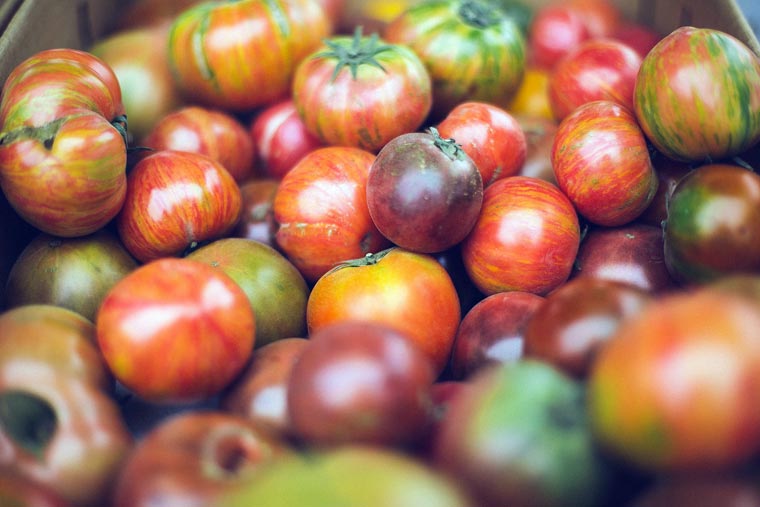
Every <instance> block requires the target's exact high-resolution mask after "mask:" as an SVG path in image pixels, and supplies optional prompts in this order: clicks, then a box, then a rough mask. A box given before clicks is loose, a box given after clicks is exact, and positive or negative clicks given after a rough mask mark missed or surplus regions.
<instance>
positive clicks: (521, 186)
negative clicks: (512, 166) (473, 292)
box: [462, 176, 580, 295]
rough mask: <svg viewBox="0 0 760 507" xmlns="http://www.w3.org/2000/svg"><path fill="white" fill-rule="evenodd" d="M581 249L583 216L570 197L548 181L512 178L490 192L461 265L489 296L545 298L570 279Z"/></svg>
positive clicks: (497, 183) (467, 241)
mask: <svg viewBox="0 0 760 507" xmlns="http://www.w3.org/2000/svg"><path fill="white" fill-rule="evenodd" d="M579 245H580V226H579V223H578V215H577V214H576V212H575V209H574V208H573V204H572V203H571V202H570V200H569V199H568V198H567V197H566V196H565V194H563V193H562V192H561V191H560V190H559V189H558V188H557V187H556V186H554V185H552V184H551V183H547V182H546V181H544V180H540V179H538V178H531V177H529V176H512V177H510V178H504V179H500V180H496V181H495V182H494V183H492V184H491V185H490V186H488V187H487V188H486V189H485V192H484V193H483V206H482V208H481V211H480V217H479V218H478V221H477V222H476V223H475V227H474V228H473V229H472V231H471V232H470V235H469V236H467V238H466V239H465V240H464V242H463V243H462V261H463V262H464V267H465V269H466V270H467V274H468V275H469V276H470V278H471V279H472V281H473V282H474V283H475V285H476V286H477V287H478V289H480V290H481V291H482V292H483V293H485V294H495V293H497V292H504V291H510V290H521V291H525V292H532V293H534V294H538V295H545V294H548V293H549V292H551V291H552V290H554V289H556V288H557V287H559V286H560V285H561V284H562V283H564V282H565V280H567V278H568V276H569V275H570V272H571V270H572V267H573V261H574V260H575V256H576V254H577V253H578V247H579Z"/></svg>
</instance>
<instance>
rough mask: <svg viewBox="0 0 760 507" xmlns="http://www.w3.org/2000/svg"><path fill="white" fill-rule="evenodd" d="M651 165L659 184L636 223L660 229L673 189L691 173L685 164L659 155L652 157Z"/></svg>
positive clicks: (666, 216)
mask: <svg viewBox="0 0 760 507" xmlns="http://www.w3.org/2000/svg"><path fill="white" fill-rule="evenodd" d="M652 165H654V171H655V173H657V180H658V182H659V183H658V186H657V192H656V193H655V194H654V197H653V198H652V202H651V203H649V206H648V207H647V209H645V210H644V213H642V214H641V215H640V216H639V218H638V219H637V221H638V222H642V223H645V224H649V225H655V226H657V227H660V226H661V225H662V222H663V221H664V220H666V219H667V218H668V201H669V200H670V196H671V195H673V189H675V188H676V185H678V182H679V181H681V178H683V177H684V176H686V175H687V174H688V173H689V172H690V171H691V166H690V165H689V164H687V163H686V162H677V161H675V160H672V159H669V158H667V157H666V156H665V155H661V154H657V155H655V156H653V157H652Z"/></svg>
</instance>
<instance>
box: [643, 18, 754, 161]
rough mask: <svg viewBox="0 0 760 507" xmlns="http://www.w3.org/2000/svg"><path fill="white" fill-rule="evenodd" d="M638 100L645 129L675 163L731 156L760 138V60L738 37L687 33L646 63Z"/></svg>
mask: <svg viewBox="0 0 760 507" xmlns="http://www.w3.org/2000/svg"><path fill="white" fill-rule="evenodd" d="M633 101H634V108H635V111H636V117H637V118H638V121H639V123H640V124H641V128H642V129H643V130H644V132H645V133H646V135H647V137H648V138H649V140H650V141H651V142H652V144H654V145H655V147H656V148H657V149H658V150H660V151H661V152H663V153H664V154H665V155H667V156H668V157H670V158H673V159H676V160H682V161H694V162H703V161H708V160H716V159H721V158H724V157H730V156H731V155H735V154H737V153H741V152H742V151H745V150H747V149H748V148H750V147H752V146H753V145H754V144H755V143H757V142H758V140H760V59H759V58H758V56H757V55H755V54H754V53H753V52H752V51H751V50H750V49H749V48H748V47H747V46H746V45H744V43H742V42H741V41H739V40H738V39H736V38H734V37H732V36H731V35H728V34H726V33H723V32H720V31H718V30H713V29H707V28H694V27H688V26H687V27H681V28H678V29H676V30H674V31H673V32H671V33H670V34H669V35H667V36H666V37H664V38H663V39H662V40H661V41H660V42H659V43H658V44H657V45H656V46H655V47H654V48H652V50H651V51H650V52H649V53H648V54H647V56H646V57H645V58H644V60H643V62H642V64H641V68H640V69H639V74H638V77H637V79H636V86H635V88H634V98H633Z"/></svg>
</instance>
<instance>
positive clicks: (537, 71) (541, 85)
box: [507, 64, 554, 120]
mask: <svg viewBox="0 0 760 507" xmlns="http://www.w3.org/2000/svg"><path fill="white" fill-rule="evenodd" d="M507 111H508V112H509V113H511V114H513V115H515V116H523V117H524V116H527V117H535V118H545V119H547V120H553V119H554V115H552V110H551V105H550V104H549V71H548V70H546V69H543V68H540V67H538V66H536V65H533V64H528V65H527V66H526V67H525V75H524V76H523V80H522V82H521V83H520V87H519V88H518V89H517V92H515V94H514V96H513V97H512V100H510V102H509V104H508V105H507Z"/></svg>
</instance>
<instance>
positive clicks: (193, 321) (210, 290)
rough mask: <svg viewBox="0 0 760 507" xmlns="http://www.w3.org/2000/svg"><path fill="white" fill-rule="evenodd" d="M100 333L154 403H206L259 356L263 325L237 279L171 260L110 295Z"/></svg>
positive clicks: (123, 377) (112, 362) (112, 359)
mask: <svg viewBox="0 0 760 507" xmlns="http://www.w3.org/2000/svg"><path fill="white" fill-rule="evenodd" d="M96 331H97V340H98V344H99V346H100V350H101V351H102V353H103V357H104V358H105V360H106V362H107V363H108V366H109V368H110V370H111V371H112V372H113V374H114V376H115V377H116V378H117V379H118V380H119V381H120V382H121V383H122V384H123V385H124V386H125V387H127V388H128V389H130V390H131V391H133V392H134V393H135V394H137V395H138V396H140V397H141V398H143V399H145V400H147V401H152V402H156V403H175V402H188V401H197V400H202V399H206V398H208V397H210V396H212V395H214V394H217V393H218V392H220V391H221V390H222V389H223V388H224V387H226V386H227V385H228V384H229V383H230V382H232V380H233V379H234V378H235V376H236V375H237V374H238V373H239V372H240V371H241V370H242V369H243V367H244V366H245V364H246V362H247V361H248V359H249V358H250V356H251V352H252V351H253V346H254V343H255V333H256V327H255V317H254V313H253V309H252V308H251V304H250V302H249V301H248V297H247V296H246V294H245V292H243V290H242V289H241V288H240V286H238V284H237V283H236V282H235V281H234V280H232V278H230V277H229V276H227V275H226V274H224V273H223V272H222V271H221V270H218V269H215V268H213V267H211V266H209V265H207V264H204V263H202V262H200V261H195V260H189V259H177V258H165V259H158V260H156V261H153V262H149V263H147V264H144V265H142V266H141V267H139V268H138V269H136V270H135V271H133V272H132V273H130V274H129V275H128V276H127V277H125V278H123V279H122V280H121V281H120V282H119V283H118V284H116V285H115V286H114V287H113V288H112V289H111V290H110V291H109V293H108V294H107V295H106V298H105V299H104V301H103V303H102V305H101V306H100V310H99V311H98V317H97V329H96ZM221 365H224V366H223V367H222V366H221Z"/></svg>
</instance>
